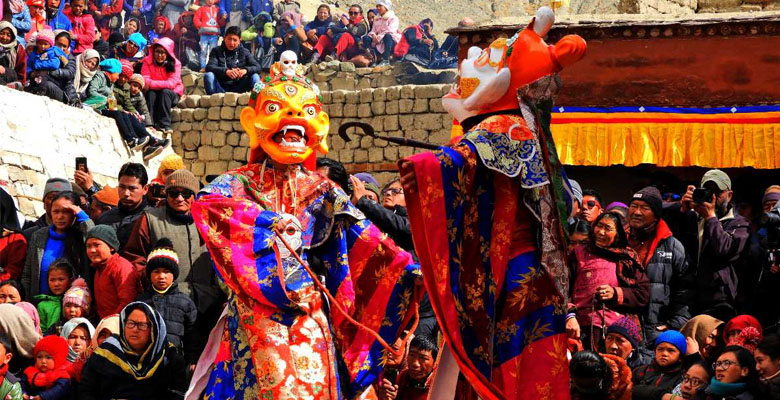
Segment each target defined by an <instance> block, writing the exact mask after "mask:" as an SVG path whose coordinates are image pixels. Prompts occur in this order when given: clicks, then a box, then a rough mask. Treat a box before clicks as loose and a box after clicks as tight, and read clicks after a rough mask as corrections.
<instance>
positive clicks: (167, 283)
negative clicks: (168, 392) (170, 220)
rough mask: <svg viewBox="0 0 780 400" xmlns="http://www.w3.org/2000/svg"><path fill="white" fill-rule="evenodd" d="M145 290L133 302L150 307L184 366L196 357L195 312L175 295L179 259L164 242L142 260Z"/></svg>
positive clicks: (190, 303)
mask: <svg viewBox="0 0 780 400" xmlns="http://www.w3.org/2000/svg"><path fill="white" fill-rule="evenodd" d="M145 272H146V282H147V284H146V290H144V292H143V293H141V294H140V295H139V296H138V297H137V298H136V300H137V301H143V302H144V303H146V304H148V305H150V306H152V307H153V308H154V309H155V310H157V312H159V313H160V315H161V316H162V318H163V320H164V321H165V327H166V330H167V332H168V340H169V341H170V342H171V343H172V344H173V345H174V346H176V347H177V348H178V349H179V351H181V352H182V353H183V354H185V355H186V358H187V360H188V361H189V362H188V364H195V363H196V362H197V361H198V357H199V356H200V354H199V351H198V350H196V349H195V347H194V345H195V344H196V343H195V342H194V341H193V339H194V338H193V334H194V333H195V332H194V329H195V320H196V319H197V318H198V309H197V308H196V307H195V302H193V301H192V299H191V298H190V296H188V295H186V294H184V293H182V292H181V291H179V287H178V286H179V285H178V284H176V282H175V281H176V280H177V279H178V278H179V256H178V254H176V252H175V251H174V250H173V243H171V241H170V239H168V238H161V239H159V240H158V241H157V243H155V245H154V248H153V249H152V251H151V252H150V253H149V256H148V257H147V258H146V271H145Z"/></svg>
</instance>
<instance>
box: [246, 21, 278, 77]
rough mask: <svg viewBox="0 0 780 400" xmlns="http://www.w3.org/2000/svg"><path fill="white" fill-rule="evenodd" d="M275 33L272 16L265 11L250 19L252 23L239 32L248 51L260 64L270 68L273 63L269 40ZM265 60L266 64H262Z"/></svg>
mask: <svg viewBox="0 0 780 400" xmlns="http://www.w3.org/2000/svg"><path fill="white" fill-rule="evenodd" d="M275 33H276V28H274V23H273V18H272V17H271V14H269V13H267V12H261V13H260V14H257V15H256V16H255V17H254V18H253V19H252V24H251V25H250V26H249V27H248V28H247V29H245V30H243V31H242V32H241V42H243V43H242V44H243V45H244V46H247V47H248V48H249V51H250V53H252V55H253V56H254V57H255V58H256V59H257V60H261V61H260V66H261V67H265V69H268V68H270V64H271V63H273V57H270V56H271V55H272V54H273V52H272V51H271V50H270V49H271V41H272V40H273V38H274V34H275ZM264 61H265V64H266V65H263V62H264Z"/></svg>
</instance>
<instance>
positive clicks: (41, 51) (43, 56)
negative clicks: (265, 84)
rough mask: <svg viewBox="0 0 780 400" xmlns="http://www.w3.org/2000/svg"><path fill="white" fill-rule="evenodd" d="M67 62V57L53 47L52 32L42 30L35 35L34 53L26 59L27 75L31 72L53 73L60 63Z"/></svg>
mask: <svg viewBox="0 0 780 400" xmlns="http://www.w3.org/2000/svg"><path fill="white" fill-rule="evenodd" d="M67 62H68V56H67V55H65V53H64V52H63V51H62V49H60V48H59V47H57V46H55V45H54V32H52V31H51V29H44V30H41V31H39V32H37V34H36V35H35V51H32V52H30V55H29V56H28V57H27V74H28V75H30V73H32V72H33V71H38V72H43V71H55V70H58V69H60V66H61V65H62V63H67Z"/></svg>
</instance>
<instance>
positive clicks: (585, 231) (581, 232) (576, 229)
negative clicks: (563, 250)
mask: <svg viewBox="0 0 780 400" xmlns="http://www.w3.org/2000/svg"><path fill="white" fill-rule="evenodd" d="M589 236H590V224H589V223H588V221H585V220H584V219H579V218H577V219H576V220H575V222H574V223H573V224H571V225H569V245H568V252H569V253H571V252H572V251H573V250H574V248H575V247H577V246H587V245H588V243H590V241H589V240H588V237H589Z"/></svg>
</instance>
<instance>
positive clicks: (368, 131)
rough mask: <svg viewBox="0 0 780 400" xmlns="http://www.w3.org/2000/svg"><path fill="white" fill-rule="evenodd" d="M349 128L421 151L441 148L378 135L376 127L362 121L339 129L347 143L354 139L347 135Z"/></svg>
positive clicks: (340, 134) (430, 144) (347, 124)
mask: <svg viewBox="0 0 780 400" xmlns="http://www.w3.org/2000/svg"><path fill="white" fill-rule="evenodd" d="M349 128H360V130H362V131H363V133H362V135H368V136H371V137H372V138H377V139H382V140H386V141H388V142H390V143H393V144H397V145H399V146H409V147H419V148H421V149H428V150H437V149H438V148H439V146H438V145H435V144H432V143H428V142H422V141H419V140H414V139H407V138H403V137H393V136H380V135H377V134H376V133H375V131H374V127H373V126H371V124H367V123H365V122H360V121H351V122H345V123H343V124H342V125H341V126H340V127H339V136H340V137H341V138H342V139H344V141H345V142H351V141H352V138H350V137H349V135H348V134H347V129H349Z"/></svg>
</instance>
